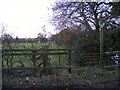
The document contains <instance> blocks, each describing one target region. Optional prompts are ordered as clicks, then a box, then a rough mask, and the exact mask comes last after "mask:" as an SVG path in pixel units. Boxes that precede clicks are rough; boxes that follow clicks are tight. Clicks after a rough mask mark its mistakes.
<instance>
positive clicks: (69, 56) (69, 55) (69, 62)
mask: <svg viewBox="0 0 120 90" xmlns="http://www.w3.org/2000/svg"><path fill="white" fill-rule="evenodd" d="M68 64H69V66H70V68H69V69H68V72H69V73H70V74H71V51H68Z"/></svg>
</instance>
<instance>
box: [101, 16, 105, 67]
mask: <svg viewBox="0 0 120 90" xmlns="http://www.w3.org/2000/svg"><path fill="white" fill-rule="evenodd" d="M103 27H104V25H103V18H100V66H101V67H102V64H103V29H102V28H103Z"/></svg>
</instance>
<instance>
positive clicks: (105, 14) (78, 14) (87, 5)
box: [52, 2, 120, 31]
mask: <svg viewBox="0 0 120 90" xmlns="http://www.w3.org/2000/svg"><path fill="white" fill-rule="evenodd" d="M112 5H113V4H112V3H105V2H57V3H56V5H55V6H54V7H53V8H52V9H53V13H54V14H53V15H54V16H53V19H52V20H53V24H54V25H55V26H56V27H57V29H60V30H63V29H64V28H66V27H71V26H76V25H77V26H79V27H81V29H82V30H87V31H90V30H99V23H100V18H101V17H102V18H103V23H104V28H106V29H112V28H115V27H116V28H117V27H118V26H119V25H118V24H117V23H116V18H117V17H119V16H120V15H116V16H115V17H114V16H113V14H112V9H111V8H112ZM113 26H114V27H113Z"/></svg>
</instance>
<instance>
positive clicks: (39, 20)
mask: <svg viewBox="0 0 120 90" xmlns="http://www.w3.org/2000/svg"><path fill="white" fill-rule="evenodd" d="M54 1H55V0H0V24H5V25H7V27H6V29H7V30H6V32H8V33H10V34H12V36H13V37H16V36H18V37H20V38H26V37H27V38H29V37H31V38H34V37H37V34H38V33H39V32H42V26H44V25H45V26H46V31H47V32H51V33H55V31H54V27H53V26H52V25H51V24H50V23H49V19H50V17H51V16H52V10H49V9H48V8H50V7H51V4H53V3H54Z"/></svg>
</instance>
